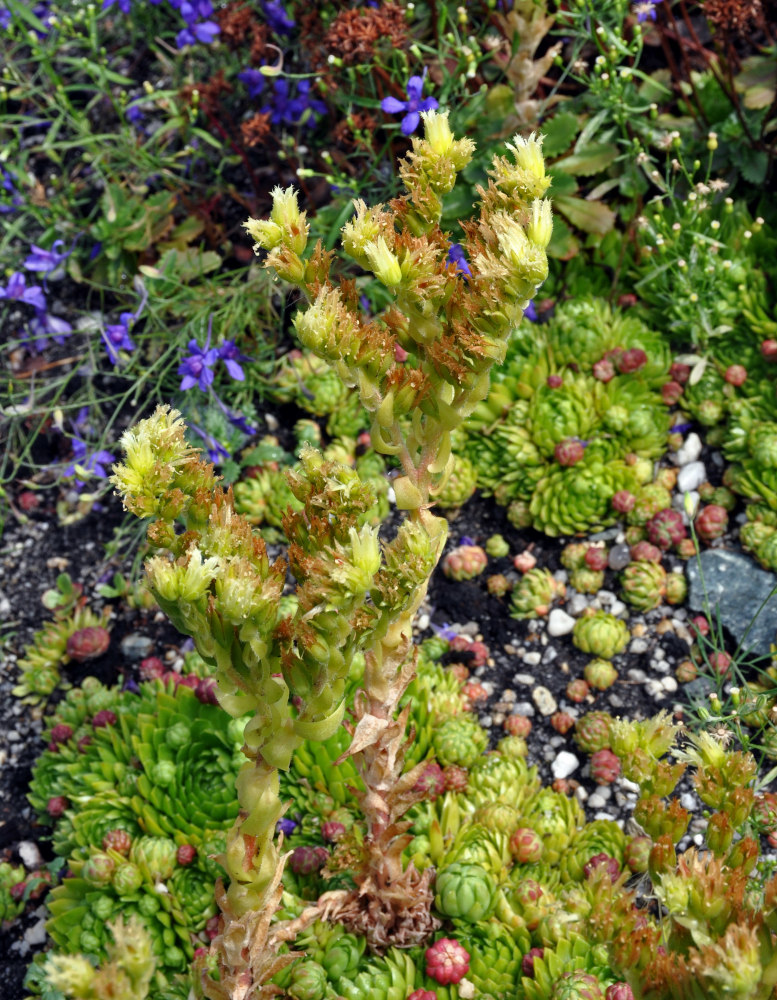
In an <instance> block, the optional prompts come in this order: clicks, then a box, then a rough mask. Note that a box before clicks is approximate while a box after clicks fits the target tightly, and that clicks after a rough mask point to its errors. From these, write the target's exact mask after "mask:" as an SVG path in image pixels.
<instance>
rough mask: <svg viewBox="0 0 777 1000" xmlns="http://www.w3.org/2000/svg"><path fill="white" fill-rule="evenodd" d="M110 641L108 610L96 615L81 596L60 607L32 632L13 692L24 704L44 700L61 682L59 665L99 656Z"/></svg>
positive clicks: (19, 663) (32, 703) (21, 660)
mask: <svg viewBox="0 0 777 1000" xmlns="http://www.w3.org/2000/svg"><path fill="white" fill-rule="evenodd" d="M109 641H110V635H109V629H108V628H107V611H106V613H105V614H103V615H97V614H95V612H93V611H92V610H91V609H90V608H88V607H86V602H85V599H84V598H81V599H79V600H78V601H77V602H76V604H75V607H73V608H67V607H65V608H63V609H61V610H59V611H58V612H56V613H55V617H54V619H53V620H52V621H50V622H48V623H47V624H46V625H45V626H44V627H43V628H42V629H41V630H40V631H39V632H36V633H35V635H34V636H33V640H32V642H31V643H30V645H29V646H28V647H27V648H26V649H25V650H24V654H23V655H22V657H21V659H20V660H19V661H18V664H17V666H18V668H19V672H20V678H19V683H18V684H17V685H16V686H15V687H14V688H13V694H14V695H15V696H16V697H17V698H21V699H22V700H23V701H24V702H26V703H27V704H31V705H34V704H37V703H38V702H41V701H44V700H45V699H46V698H48V696H49V695H50V694H51V693H52V691H53V690H54V689H55V688H56V687H57V686H58V685H59V684H60V683H61V675H60V667H61V666H64V665H65V664H67V663H69V662H70V660H76V661H83V660H86V659H90V658H92V657H94V656H100V655H102V653H104V652H105V650H106V649H107V648H108V643H109Z"/></svg>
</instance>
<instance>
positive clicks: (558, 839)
mask: <svg viewBox="0 0 777 1000" xmlns="http://www.w3.org/2000/svg"><path fill="white" fill-rule="evenodd" d="M584 823H585V814H584V812H583V810H582V807H581V806H580V803H579V802H578V801H577V799H576V798H574V797H570V796H568V795H564V794H563V793H562V792H554V791H553V790H552V789H550V788H543V789H542V791H541V792H539V793H538V794H537V795H535V796H534V798H533V799H532V800H531V801H530V802H529V803H528V805H527V806H526V808H525V809H524V810H523V812H522V815H521V826H528V827H530V828H531V829H532V830H534V831H535V832H536V833H537V834H538V835H539V836H540V837H541V839H542V842H543V847H544V851H543V861H544V862H545V863H546V864H549V865H556V864H558V863H559V861H560V860H561V858H562V857H563V855H564V852H565V851H566V850H567V848H568V847H569V845H570V844H571V843H572V841H573V840H574V838H575V836H576V835H577V832H578V830H579V829H580V828H581V827H582V826H583V825H584Z"/></svg>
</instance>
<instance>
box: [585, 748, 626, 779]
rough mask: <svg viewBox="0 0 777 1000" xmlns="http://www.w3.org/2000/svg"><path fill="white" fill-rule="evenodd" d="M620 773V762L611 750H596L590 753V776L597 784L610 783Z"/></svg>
mask: <svg viewBox="0 0 777 1000" xmlns="http://www.w3.org/2000/svg"><path fill="white" fill-rule="evenodd" d="M620 773H621V762H620V761H619V760H618V758H617V757H616V756H615V754H614V753H613V752H612V750H607V749H604V750H597V751H596V753H594V754H592V755H591V777H592V778H593V779H594V781H595V782H596V784H597V785H611V784H612V783H613V781H615V779H616V778H617V777H618V775H619V774H620Z"/></svg>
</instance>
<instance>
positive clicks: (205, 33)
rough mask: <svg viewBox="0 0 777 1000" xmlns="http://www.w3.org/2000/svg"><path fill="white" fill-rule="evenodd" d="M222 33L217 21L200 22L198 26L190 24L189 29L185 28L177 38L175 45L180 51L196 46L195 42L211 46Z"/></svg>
mask: <svg viewBox="0 0 777 1000" xmlns="http://www.w3.org/2000/svg"><path fill="white" fill-rule="evenodd" d="M220 31H221V28H220V27H219V26H218V25H217V24H216V22H215V21H199V22H198V23H197V24H190V25H189V27H188V28H183V29H182V30H181V31H179V32H178V34H177V35H176V36H175V44H176V45H177V46H178V48H179V49H182V48H184V46H186V45H194V44H195V42H202V43H203V44H204V45H210V44H211V42H212V41H214V39H215V38H216V35H218V34H219V33H220Z"/></svg>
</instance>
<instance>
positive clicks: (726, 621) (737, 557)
mask: <svg viewBox="0 0 777 1000" xmlns="http://www.w3.org/2000/svg"><path fill="white" fill-rule="evenodd" d="M700 566H701V572H699V567H700ZM687 573H688V583H689V587H688V604H689V605H690V607H691V608H693V610H694V611H705V588H706V593H707V597H708V599H709V609H710V612H711V613H712V614H713V615H715V614H716V609H717V614H719V615H720V620H721V622H722V623H723V625H724V626H725V628H727V629H728V630H729V631H730V632H731V634H732V635H733V636H734V637H735V638H736V640H737V642H741V641H742V640H743V638H744V637H745V632H747V638H746V639H745V645H746V646H747V647H749V648H751V649H753V651H754V652H756V653H758V654H761V655H763V656H768V655H769V646H770V644H771V643H773V642H774V639H775V622H776V621H777V594H774V593H773V592H774V591H775V589H776V588H777V576H775V574H774V573H768V572H767V571H766V570H764V569H761V568H760V567H758V566H756V564H755V563H754V562H753V560H752V559H751V558H750V557H749V556H746V555H743V554H742V553H739V552H730V551H728V550H727V549H707V550H706V551H704V552H702V553H701V556H700V557H699V559H698V560H697V559H689V560H688V566H687ZM770 595H771V596H770ZM767 598H769V600H768V603H767V604H765V605H764V607H763V608H761V605H762V604H763V602H764V601H766V600H767ZM759 608H761V611H760V614H758V617H757V618H756V619H755V621H754V622H752V619H753V616H754V615H755V614H756V613H757V612H758V609H759ZM705 613H706V611H705ZM751 622H752V627H751ZM748 630H749V631H748ZM686 690H687V688H686Z"/></svg>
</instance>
